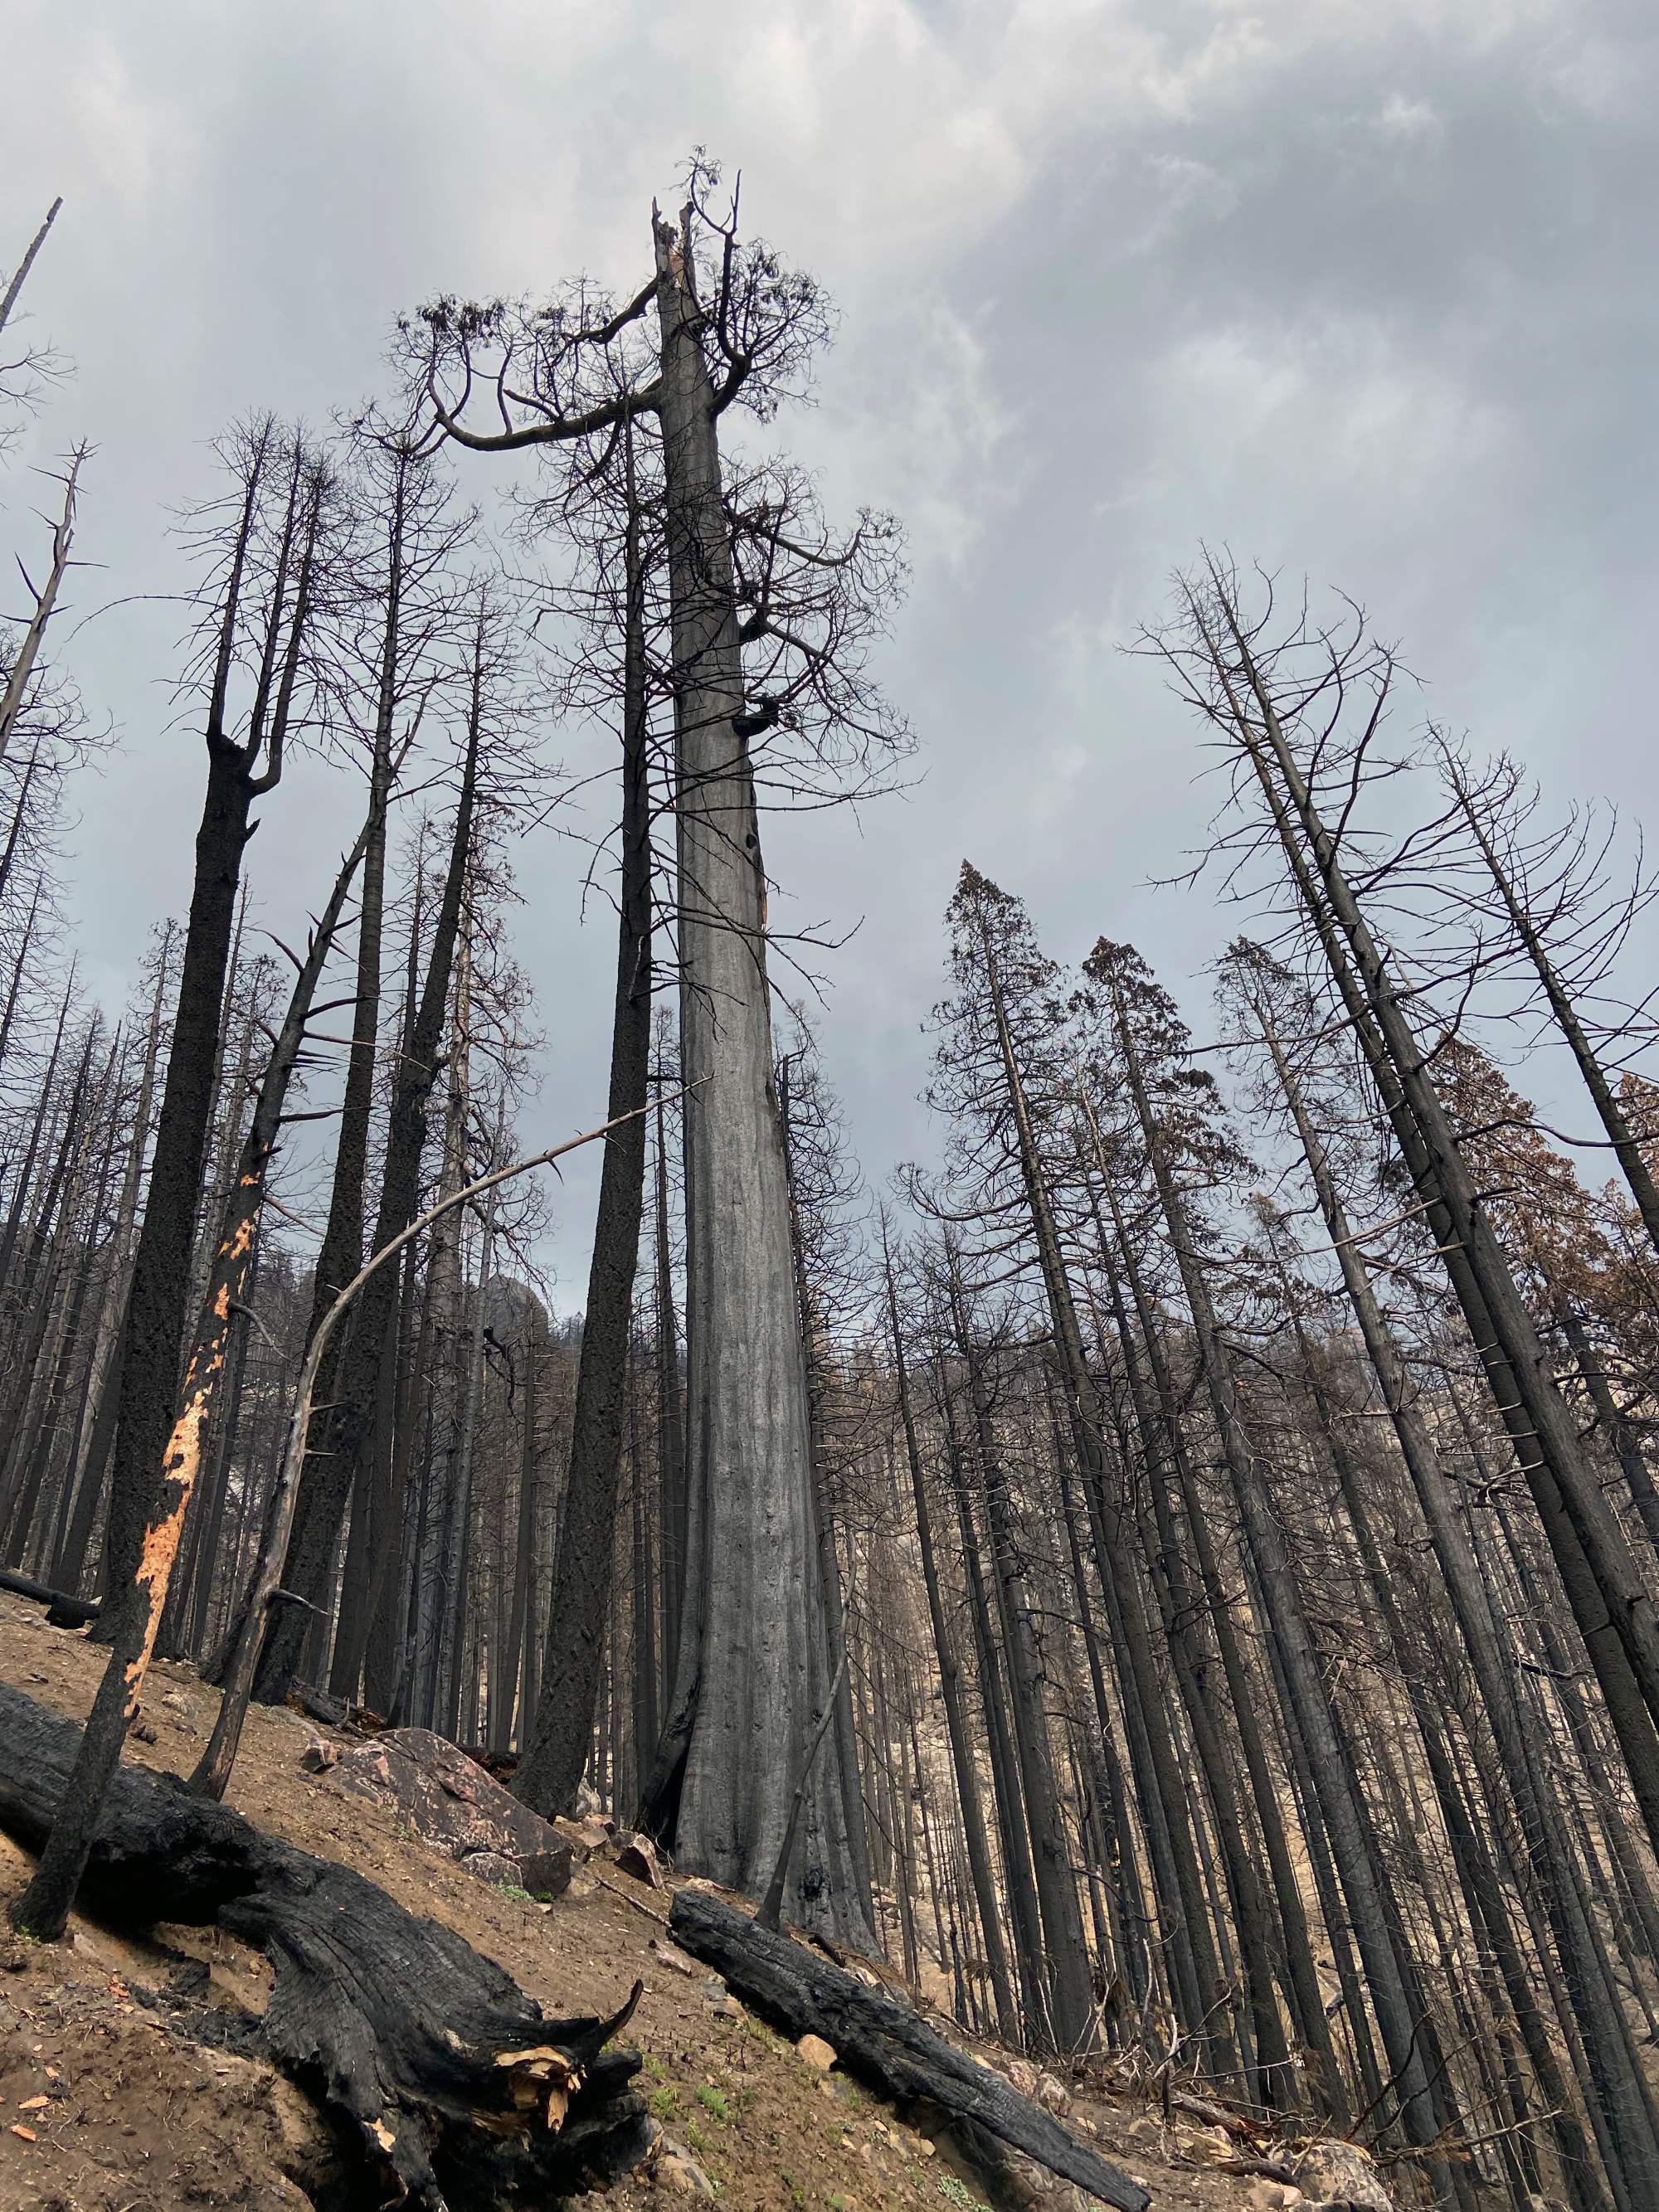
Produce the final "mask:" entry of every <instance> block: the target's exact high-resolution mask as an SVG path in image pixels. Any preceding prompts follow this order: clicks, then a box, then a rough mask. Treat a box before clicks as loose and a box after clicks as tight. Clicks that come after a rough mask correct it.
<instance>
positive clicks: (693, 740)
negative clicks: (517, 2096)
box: [647, 217, 874, 1945]
mask: <svg viewBox="0 0 1659 2212" xmlns="http://www.w3.org/2000/svg"><path fill="white" fill-rule="evenodd" d="M689 229H690V224H689V217H688V220H687V223H686V225H685V226H684V228H683V229H682V230H681V231H680V232H678V233H677V232H676V231H675V229H674V228H672V227H671V225H668V224H665V223H661V222H658V223H656V224H655V226H654V240H655V248H656V265H657V309H658V314H659V321H660V327H661V347H662V374H661V391H660V399H659V408H660V416H661V423H662V435H663V459H664V468H665V482H666V500H667V527H668V552H669V576H670V587H671V596H672V609H673V656H674V665H675V684H676V696H675V710H676V734H677V740H678V802H679V803H678V878H679V930H680V962H681V992H680V1021H681V1042H682V1063H683V1079H684V1081H685V1083H686V1084H687V1085H688V1086H690V1087H689V1088H688V1091H687V1094H686V1099H685V1108H684V1112H685V1124H686V1170H687V1193H686V1210H687V1265H686V1275H687V1303H688V1312H687V1328H688V1336H689V1343H690V1361H689V1377H690V1407H689V1439H690V1448H689V1451H688V1462H689V1469H690V1489H691V1500H692V1508H693V1511H694V1513H696V1514H699V1515H700V1516H701V1518H702V1523H703V1525H702V1530H701V1537H702V1541H701V1543H700V1544H699V1545H698V1546H697V1553H698V1556H697V1558H696V1562H695V1567H694V1571H695V1576H696V1579H695V1582H694V1583H693V1584H692V1586H691V1589H690V1591H689V1593H688V1595H689V1597H690V1603H689V1604H688V1608H687V1615H686V1620H685V1622H684V1632H683V1636H682V1647H681V1650H680V1655H679V1666H678V1680H677V1682H676V1685H675V1692H674V1697H673V1700H672V1710H671V1717H670V1719H669V1723H668V1727H667V1729H666V1731H665V1738H664V1742H663V1744H662V1746H661V1747H659V1753H658V1756H657V1759H656V1762H655V1771H654V1772H653V1778H652V1783H651V1786H650V1787H649V1788H648V1790H647V1799H648V1800H649V1802H650V1803H651V1805H652V1807H653V1811H654V1814H655V1817H656V1819H657V1820H658V1821H659V1823H660V1825H661V1826H663V1827H664V1828H665V1829H666V1830H668V1831H670V1832H671V1833H672V1836H673V1839H674V1846H675V1850H676V1852H677V1854H678V1858H679V1862H680V1863H681V1865H683V1866H684V1867H685V1868H687V1869H690V1870H695V1871H696V1872H698V1873H702V1874H704V1875H712V1876H713V1877H714V1878H715V1879H716V1880H718V1881H723V1882H726V1883H727V1884H729V1885H730V1886H731V1887H734V1888H737V1889H740V1890H746V1891H748V1892H749V1893H751V1894H754V1895H760V1894H761V1893H763V1891H764V1890H765V1889H766V1887H767V1885H768V1881H769V1877H770V1875H771V1873H772V1869H773V1867H774V1865H775V1863H776V1861H777V1859H778V1857H779V1854H780V1851H781V1847H782V1845H783V1842H784V1838H785V1835H786V1832H787V1830H788V1826H789V1820H790V1807H791V1800H792V1796H793V1793H794V1791H795V1788H796V1784H797V1782H798V1780H799V1778H800V1777H801V1775H802V1773H803V1771H804V1770H805V1766H806V1762H807V1747H808V1745H809V1743H810V1742H811V1739H812V1735H813V1729H814V1724H815V1721H816V1718H817V1715H818V1714H819V1712H821V1711H822V1710H823V1700H824V1699H825V1698H826V1697H827V1696H828V1695H829V1690H830V1669H829V1661H828V1654H827V1639H826V1635H825V1627H824V1620H823V1599H822V1592H821V1589H820V1586H819V1582H818V1577H817V1557H816V1551H815V1547H814V1543H813V1528H812V1500H811V1474H810V1467H809V1459H808V1447H807V1433H806V1377H805V1363H804V1361H803V1358H802V1355H801V1344H800V1333H799V1328H797V1326H796V1316H795V1299H794V1282H793V1265H792V1261H791V1256H790V1250H789V1199H788V1190H787V1182H786V1177H785V1169H784V1157H783V1140H782V1133H781V1129H780V1127H779V1122H778V1109H777V1099H776V1096H775V1091H774V1087H773V1074H772V1070H773V1051H772V1034H771V1013H770V1007H769V1001H768V987H767V976H766V896H765V889H766V886H765V876H764V873H763V868H762V864H761V854H760V835H759V829H758V824H757V815H756V805H755V784H754V773H753V769H752V766H751V763H750V756H749V738H748V734H746V733H747V732H750V728H751V724H750V721H749V720H747V719H746V718H745V708H744V687H743V668H742V660H741V653H740V647H739V644H738V613H737V606H736V603H735V599H734V590H733V579H732V554H731V546H730V543H729V540H728V538H727V535H726V515H725V511H724V506H723V502H722V499H721V483H720V448H719V442H718V439H717V435H716V427H715V400H714V390H713V386H712V384H711V381H710V379H709V374H708V365H707V362H706V361H705V359H704V356H703V351H702V328H703V323H704V315H703V310H702V307H701V306H700V304H699V302H698V301H697V298H696V289H695V278H694V273H693V270H692V267H691V264H690V250H689ZM839 1766H840V1760H839V1758H838V1756H837V1751H836V1744H835V1741H834V1739H833V1737H832V1738H831V1739H830V1741H829V1742H827V1743H825V1744H824V1745H823V1746H822V1747H820V1749H819V1751H818V1753H817V1757H816V1759H814V1760H813V1761H812V1763H811V1773H810V1775H809V1776H808V1778H807V1780H806V1783H805V1795H806V1805H805V1817H804V1819H803V1820H802V1823H801V1826H802V1836H801V1846H800V1847H799V1849H798V1850H797V1853H796V1855H795V1857H794V1861H793V1866H792V1869H791V1871H790V1875H789V1881H788V1888H787V1911H788V1913H789V1915H790V1917H792V1918H793V1919H795V1920H797V1921H799V1922H802V1923H807V1924H810V1925H813V1926H817V1927H821V1928H825V1929H830V1930H831V1931H833V1932H836V1933H839V1934H840V1935H842V1936H846V1937H848V1938H849V1939H851V1940H854V1941H855V1942H863V1943H865V1944H866V1945H868V1944H872V1942H873V1940H874V1939H873V1935H872V1929H871V1924H870V1905H869V1899H868V1898H867V1897H866V1896H865V1895H863V1894H861V1893H860V1888H859V1885H858V1881H857V1876H856V1873H855V1870H854V1860H853V1854H852V1847H851V1842H850V1838H849V1837H848V1832H847V1821H846V1815H845V1790H844V1788H843V1777H842V1774H841V1772H840V1771H839Z"/></svg>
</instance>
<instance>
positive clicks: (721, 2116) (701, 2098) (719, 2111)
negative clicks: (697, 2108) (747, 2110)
mask: <svg viewBox="0 0 1659 2212" xmlns="http://www.w3.org/2000/svg"><path fill="white" fill-rule="evenodd" d="M697 2102H698V2103H699V2104H700V2105H701V2106H702V2108H703V2110H704V2112H712V2113H713V2115H714V2118H716V2119H717V2120H719V2121H720V2124H722V2126H723V2125H724V2124H725V2123H726V2121H727V2120H729V2119H730V2118H731V2117H732V2113H731V2109H730V2107H729V2106H727V2104H726V2092H725V2091H724V2090H723V2089H716V2088H715V2087H714V2085H713V2084H712V2082H708V2081H705V2082H704V2083H703V2085H702V2087H701V2088H700V2089H699V2090H698V2092H697Z"/></svg>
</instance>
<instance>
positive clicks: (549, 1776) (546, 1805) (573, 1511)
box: [513, 426, 651, 1813]
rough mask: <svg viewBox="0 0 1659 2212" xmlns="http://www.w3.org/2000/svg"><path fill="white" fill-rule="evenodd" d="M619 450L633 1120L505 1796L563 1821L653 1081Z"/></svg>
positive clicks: (597, 1565)
mask: <svg viewBox="0 0 1659 2212" xmlns="http://www.w3.org/2000/svg"><path fill="white" fill-rule="evenodd" d="M623 436H624V440H625V441H626V446H627V452H628V456H629V467H628V484H627V495H628V514H627V521H626V525H625V538H626V543H625V547H624V555H623V558H624V577H625V581H624V589H625V592H626V599H627V605H626V610H625V638H624V647H623V653H624V659H623V760H622V784H623V804H622V884H621V890H620V895H619V898H618V907H619V914H618V921H617V987H616V997H615V1001H614V1010H613V1013H612V1017H611V1093H610V1103H609V1104H608V1106H607V1108H606V1113H607V1115H608V1117H609V1118H610V1119H611V1120H612V1121H615V1120H617V1118H618V1117H619V1116H621V1115H624V1114H626V1115H632V1116H633V1119H632V1120H631V1121H625V1122H623V1126H622V1127H620V1128H617V1129H613V1130H612V1131H611V1134H610V1135H609V1136H608V1137H607V1138H606V1139H605V1158H604V1162H603V1164H602V1166H601V1169H600V1173H599V1214H598V1218H597V1219H596V1221H595V1223H594V1226H593V1252H592V1260H591V1261H590V1263H589V1267H588V1275H587V1305H586V1312H585V1314H584V1316H583V1321H582V1348H581V1356H580V1364H579V1366H578V1368H577V1372H576V1406H575V1416H574V1424H573V1427H572V1431H571V1438H570V1475H569V1480H568V1484H567V1486H566V1489H565V1504H564V1514H563V1517H562V1520H561V1522H560V1525H559V1544H558V1553H557V1556H556V1559H555V1561H554V1567H553V1599H552V1607H551V1611H550V1613H549V1616H548V1625H547V1650H546V1657H545V1660H544V1665H543V1669H542V1694H541V1698H540V1699H539V1701H538V1705H537V1709H536V1714H535V1718H534V1722H533V1723H532V1727H531V1730H530V1734H529V1738H528V1742H527V1746H526V1752H525V1756H524V1759H523V1762H522V1764H521V1765H520V1768H519V1771H518V1773H517V1775H516V1776H515V1777H514V1779H513V1790H514V1791H515V1792H516V1794H517V1795H518V1796H520V1797H522V1798H523V1800H524V1802H526V1804H527V1805H529V1806H532V1808H534V1809H535V1810H536V1811H537V1812H539V1813H562V1812H568V1811H569V1810H570V1808H571V1807H572V1805H573V1804H574V1801H575V1796H576V1790H577V1787H578V1785H579V1784H580V1781H581V1778H582V1771H583V1769H584V1768H585V1767H586V1765H587V1759H588V1753H589V1750H590V1748H591V1747H592V1738H593V1720H594V1715H595V1713H596V1711H597V1710H598V1705H599V1677H600V1673H601V1669H602V1665H603V1660H604V1644H605V1620H606V1616H607V1614H608V1613H609V1610H610V1605H611V1580H612V1563H613V1560H614V1558H615V1553H616V1545H615V1543H614V1541H613V1537H614V1533H615V1528H616V1517H617V1495H618V1486H617V1471H618V1468H619V1467H620V1465H621V1457H622V1432H623V1408H624V1403H625V1400H626V1396H627V1389H628V1353H629V1337H630V1334H631V1331H632V1326H633V1316H634V1278H635V1274H636V1273H637V1272H638V1268H639V1257H640V1218H641V1211H642V1208H643V1206H644V1197H645V1143H646V1121H647V1116H646V1115H644V1114H643V1113H642V1112H641V1111H640V1110H639V1109H641V1108H642V1107H643V1106H644V1105H645V1104H646V1102H647V1097H648V1086H649V1083H650V1075H651V793H650V786H649V777H648V769H649V765H650V763H649V728H648V714H649V702H648V696H647V671H646V631H645V565H644V554H643V550H642V548H641V515H640V511H639V501H638V495H637V492H636V489H635V476H634V469H633V465H632V452H633V442H632V430H631V426H630V427H629V428H625V429H624V432H623ZM637 1479H638V1470H637V1468H636V1469H635V1480H637Z"/></svg>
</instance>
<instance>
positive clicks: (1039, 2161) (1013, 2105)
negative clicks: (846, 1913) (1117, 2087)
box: [668, 1889, 1152, 2212]
mask: <svg viewBox="0 0 1659 2212" xmlns="http://www.w3.org/2000/svg"><path fill="white" fill-rule="evenodd" d="M668 1924H669V1927H670V1929H671V1931H672V1933H673V1936H674V1939H675V1941H676V1942H678V1943H679V1944H681V1945H682V1946H683V1947H684V1948H685V1949H686V1950H688V1951H689V1952H690V1954H692V1956H693V1957H694V1958H697V1959H702V1960H704V1961H705V1962H706V1963H707V1964H708V1966H713V1967H714V1968H715V1969H716V1971H717V1972H720V1974H722V1975H723V1976H724V1977H725V1978H726V1981H727V1982H728V1983H729V1984H730V1985H731V1986H732V1989H734V1990H737V1992H738V1995H739V1996H742V1997H744V1998H745V1999H747V2001H748V2002H750V2004H752V2005H753V2006H754V2007H755V2008H756V2010H757V2012H760V2013H761V2014H763V2015H765V2016H766V2017H768V2018H769V2019H771V2020H774V2021H777V2022H778V2023H779V2024H780V2025H781V2026H782V2027H786V2028H787V2029H788V2031H789V2033H790V2034H791V2035H792V2036H794V2037H796V2038H799V2037H800V2036H803V2035H821V2036H822V2037H823V2039H824V2041H825V2042H826V2043H829V2044H832V2045H834V2046H835V2050H836V2055H837V2057H839V2058H840V2060H841V2062H842V2065H843V2066H845V2067H846V2069H847V2070H848V2073H849V2074H855V2075H858V2076H859V2077H860V2080H862V2081H867V2082H868V2083H869V2085H870V2086H871V2087H872V2088H873V2089H875V2090H876V2091H877V2092H878V2093H879V2094H881V2095H882V2096H884V2097H890V2098H891V2099H892V2100H894V2101H895V2102H896V2103H898V2104H901V2105H908V2106H920V2107H921V2108H922V2114H921V2117H922V2118H924V2119H926V2118H929V2117H930V2115H929V2114H928V2112H927V2108H928V2107H932V2108H933V2112H935V2113H937V2114H938V2115H939V2117H940V2118H941V2120H942V2122H943V2126H942V2128H941V2129H940V2130H939V2132H941V2133H943V2134H945V2135H947V2136H949V2138H950V2142H951V2148H953V2149H954V2150H955V2151H956V2153H957V2155H958V2156H959V2157H961V2158H963V2160H966V2162H967V2163H968V2164H969V2166H972V2167H973V2169H974V2171H975V2174H976V2175H977V2177H978V2179H979V2180H980V2182H981V2186H982V2187H983V2188H984V2189H985V2191H986V2192H987V2195H988V2196H989V2197H990V2198H991V2201H992V2203H994V2204H997V2205H1000V2206H1004V2207H1008V2208H1012V2207H1016V2206H1021V2207H1023V2206H1025V2205H1027V2204H1030V2203H1031V2202H1032V2201H1033V2199H1032V2194H1031V2191H1030V2185H1029V2183H1028V2182H1027V2180H1026V2179H1025V2178H1024V2177H1025V2174H1026V2172H1027V2171H1028V2169H1027V2168H1026V2167H1025V2165H1024V2161H1026V2160H1032V2161H1035V2163H1036V2165H1037V2166H1040V2167H1042V2168H1043V2169H1044V2170H1045V2171H1046V2172H1048V2173H1050V2174H1054V2175H1056V2176H1057V2177H1058V2178H1059V2179H1060V2180H1062V2181H1068V2182H1072V2183H1073V2184H1074V2185H1076V2186H1077V2187H1078V2188H1079V2189H1082V2190H1085V2191H1087V2192H1088V2193H1089V2195H1090V2196H1091V2197H1098V2198H1099V2199H1100V2201H1101V2203H1103V2204H1110V2205H1114V2206H1115V2207H1116V2208H1117V2212H1146V2206H1147V2205H1148V2204H1149V2203H1151V2201H1152V2200H1151V2198H1150V2197H1148V2196H1147V2194H1146V2191H1145V2190H1144V2189H1142V2188H1141V2187H1140V2185H1139V2183H1138V2182H1134V2181H1131V2180H1130V2179H1129V2177H1128V2175H1127V2173H1123V2172H1120V2171H1119V2169H1118V2168H1117V2167H1116V2166H1110V2165H1109V2164H1108V2163H1107V2161H1106V2160H1104V2159H1103V2158H1098V2157H1097V2156H1096V2154H1095V2153H1094V2152H1093V2151H1091V2150H1089V2149H1087V2148H1085V2146H1084V2145H1083V2144H1082V2143H1080V2142H1079V2141H1078V2140H1077V2138H1076V2136H1073V2135H1071V2134H1070V2133H1068V2132H1067V2130H1066V2129H1065V2128H1063V2127H1062V2126H1061V2125H1060V2122H1059V2121H1058V2120H1056V2119H1055V2118H1053V2117H1052V2115H1051V2114H1049V2113H1048V2112H1044V2111H1042V2108H1041V2106H1036V2105H1034V2104H1032V2103H1031V2102H1030V2100H1029V2098H1025V2097H1022V2096H1021V2095H1020V2094H1019V2092H1018V2090H1017V2089H1014V2088H1012V2087H1010V2086H1009V2084H1008V2083H1007V2082H1006V2081H1004V2080H1003V2078H1002V2076H1001V2075H1000V2074H994V2073H993V2072H992V2071H991V2069H989V2067H987V2066H981V2064H980V2063H978V2061H977V2060H976V2059H973V2058H969V2057H967V2055H966V2054H965V2053H964V2052H963V2051H957V2049H955V2047H954V2046H953V2045H951V2044H949V2043H947V2042H946V2041H945V2039H944V2037H943V2036H942V2035H939V2034H936V2033H935V2032H934V2031H933V2029H932V2028H931V2027H928V2026H927V2023H926V2022H925V2021H923V2020H922V2019H921V2017H920V2015H918V2014H917V2013H916V2012H915V2009H914V2008H912V2007H911V2006H909V2005H908V2004H906V2003H904V2002H902V1999H900V1998H898V1997H896V1996H893V1995H892V1994H891V1993H890V1991H889V1990H885V1989H871V1988H870V1987H868V1985H867V1984H865V1983H863V1982H861V1981H860V1980H858V1979H857V1978H856V1977H855V1976H854V1975H852V1974H849V1973H846V1972H843V1971H842V1968H841V1967H839V1966H831V1965H830V1963H829V1960H827V1959H823V1958H820V1957H819V1956H818V1954H817V1952H815V1951H811V1950H808V1948H806V1946H805V1944H804V1943H797V1942H793V1940H792V1939H791V1938H790V1937H789V1936H782V1935H776V1934H774V1933H772V1932H771V1931H770V1930H769V1929H764V1928H762V1927H760V1926H759V1925H758V1924H757V1923H756V1922H755V1921H753V1920H750V1918H749V1917H747V1916H746V1915H745V1914H744V1913H742V1912H738V1911H736V1910H735V1909H734V1908H733V1907H732V1906H731V1905H725V1904H722V1903H721V1901H720V1899H718V1898H716V1897H712V1896H710V1895H709V1894H708V1892H707V1891H706V1890H696V1889H683V1890H681V1891H680V1893H679V1894H678V1896H677V1897H676V1898H675V1899H674V1903H673V1905H672V1908H671V1911H670V1912H669V1916H668ZM928 2132H929V2133H932V2132H933V2129H932V2128H931V2127H930V2128H929V2129H928Z"/></svg>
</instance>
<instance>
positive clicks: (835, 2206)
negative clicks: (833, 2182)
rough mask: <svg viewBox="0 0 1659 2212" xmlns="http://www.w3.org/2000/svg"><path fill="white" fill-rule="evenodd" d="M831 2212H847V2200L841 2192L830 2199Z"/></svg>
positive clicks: (837, 2192)
mask: <svg viewBox="0 0 1659 2212" xmlns="http://www.w3.org/2000/svg"><path fill="white" fill-rule="evenodd" d="M829 2212H847V2199H846V2198H845V2197H843V2196H842V2194H841V2192H840V2191H839V2190H837V2191H836V2194H835V2195H834V2196H833V2197H831V2198H830V2199H829Z"/></svg>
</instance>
